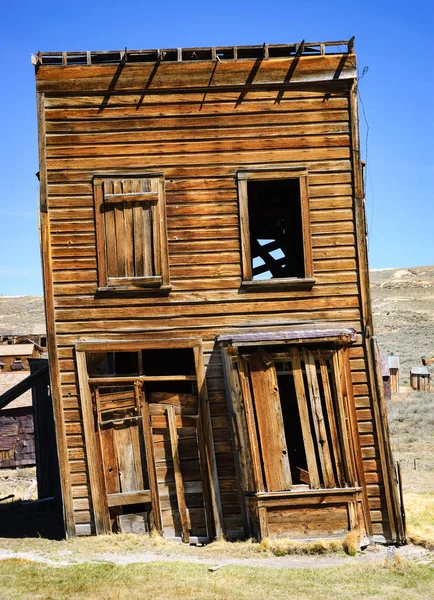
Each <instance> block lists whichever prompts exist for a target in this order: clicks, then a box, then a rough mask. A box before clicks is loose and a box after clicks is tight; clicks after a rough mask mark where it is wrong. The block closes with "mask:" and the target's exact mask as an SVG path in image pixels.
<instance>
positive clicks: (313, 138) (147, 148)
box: [47, 134, 349, 162]
mask: <svg viewBox="0 0 434 600" xmlns="http://www.w3.org/2000/svg"><path fill="white" fill-rule="evenodd" d="M348 144H349V135H348V134H329V135H327V136H323V135H309V136H297V137H281V136H279V137H272V138H265V137H261V138H258V137H256V138H254V139H249V138H248V139H230V140H221V139H220V138H218V139H212V140H206V141H196V140H193V141H181V142H178V141H172V142H167V143H165V142H160V143H158V142H157V141H154V142H150V143H149V144H145V143H134V144H108V143H105V144H100V145H92V146H87V145H78V146H76V145H74V146H55V147H53V146H50V147H49V149H48V151H47V159H48V160H49V162H50V159H52V158H60V157H68V158H70V157H98V158H102V157H109V156H118V157H122V156H129V157H133V156H141V155H146V156H147V157H148V156H153V155H158V156H166V155H167V154H180V153H183V154H184V153H185V154H188V155H190V154H191V155H192V156H191V158H192V160H196V159H195V157H194V156H193V155H195V154H197V153H201V154H204V155H205V156H206V155H207V154H213V155H214V154H217V153H223V152H236V151H244V152H246V151H248V150H255V151H258V150H282V149H294V148H296V149H301V148H326V147H328V148H331V147H344V146H348Z"/></svg>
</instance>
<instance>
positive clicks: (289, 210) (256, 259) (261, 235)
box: [247, 179, 306, 280]
mask: <svg viewBox="0 0 434 600" xmlns="http://www.w3.org/2000/svg"><path fill="white" fill-rule="evenodd" d="M247 196H248V207H249V226H250V249H251V261H252V273H253V279H254V280H255V279H275V278H278V279H283V278H287V277H297V278H303V277H305V276H306V273H305V266H304V248H303V227H302V217H301V202H300V182H299V180H298V179H282V180H269V181H248V182H247Z"/></svg>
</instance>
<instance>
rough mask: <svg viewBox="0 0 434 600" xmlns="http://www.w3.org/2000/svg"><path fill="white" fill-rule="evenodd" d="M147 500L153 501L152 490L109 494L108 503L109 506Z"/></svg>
mask: <svg viewBox="0 0 434 600" xmlns="http://www.w3.org/2000/svg"><path fill="white" fill-rule="evenodd" d="M146 502H151V492H150V491H149V490H140V491H136V492H123V493H117V494H107V504H108V506H109V507H113V506H125V505H127V504H143V503H146Z"/></svg>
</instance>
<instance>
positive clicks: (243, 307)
mask: <svg viewBox="0 0 434 600" xmlns="http://www.w3.org/2000/svg"><path fill="white" fill-rule="evenodd" d="M358 304H359V300H358V297H357V296H339V297H338V299H336V298H332V299H331V298H328V297H323V298H318V297H315V298H312V299H311V298H309V297H307V298H305V299H302V298H301V299H297V298H296V297H295V298H292V299H291V300H290V301H287V300H285V299H284V298H282V300H281V301H272V300H269V299H268V298H264V299H263V301H262V302H261V301H255V300H253V299H252V300H248V301H246V300H244V301H242V299H238V300H237V301H236V302H233V303H231V309H230V312H231V315H236V314H242V315H245V314H249V313H257V314H260V313H267V314H271V313H281V312H283V311H287V312H292V311H297V310H316V309H318V310H319V309H324V308H329V309H331V310H334V309H339V308H356V307H357V306H358ZM226 313H227V305H226V304H218V303H213V304H211V305H209V304H208V303H205V304H200V303H199V304H194V305H185V306H183V307H182V309H181V310H180V308H179V307H178V306H177V305H171V304H166V305H161V306H159V305H158V304H157V303H155V304H154V306H153V308H152V314H148V315H147V318H151V319H155V318H156V317H166V318H167V317H173V318H177V317H187V316H189V315H191V316H206V315H220V314H221V315H223V316H224V315H225V314H226ZM134 316H136V317H139V316H140V317H143V314H142V311H141V310H140V307H135V306H134V305H132V306H129V305H127V306H120V307H118V308H115V307H111V306H110V305H109V306H104V307H101V308H90V307H89V308H84V309H78V308H75V307H74V308H70V309H67V308H65V309H63V310H60V309H57V310H56V319H57V321H58V322H66V321H80V320H84V319H87V320H89V321H92V322H93V321H98V320H104V319H105V320H107V321H108V320H111V319H122V320H124V319H128V318H132V317H134ZM223 318H224V317H223Z"/></svg>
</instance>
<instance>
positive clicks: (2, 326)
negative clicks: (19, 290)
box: [0, 296, 45, 335]
mask: <svg viewBox="0 0 434 600" xmlns="http://www.w3.org/2000/svg"><path fill="white" fill-rule="evenodd" d="M32 334H33V335H44V334H45V313H44V301H43V298H42V296H0V335H32Z"/></svg>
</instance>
